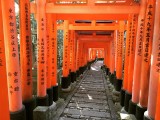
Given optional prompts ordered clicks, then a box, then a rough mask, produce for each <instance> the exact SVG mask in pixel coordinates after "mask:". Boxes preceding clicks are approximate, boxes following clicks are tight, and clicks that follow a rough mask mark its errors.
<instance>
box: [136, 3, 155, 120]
mask: <svg viewBox="0 0 160 120" xmlns="http://www.w3.org/2000/svg"><path fill="white" fill-rule="evenodd" d="M154 11H155V0H149V1H148V3H147V10H146V15H145V27H144V37H143V54H142V69H141V81H140V82H141V83H140V96H139V105H138V106H137V108H136V118H137V119H138V120H142V119H143V116H144V112H145V111H146V109H147V105H148V90H149V75H150V65H151V51H152V41H153V27H154V14H155V12H154Z"/></svg>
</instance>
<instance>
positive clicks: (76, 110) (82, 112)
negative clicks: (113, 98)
mask: <svg viewBox="0 0 160 120" xmlns="http://www.w3.org/2000/svg"><path fill="white" fill-rule="evenodd" d="M96 65H97V63H95V65H94V66H96ZM98 68H99V67H98ZM103 74H104V73H103V71H101V70H100V71H93V70H89V71H88V72H87V74H86V75H85V76H84V77H83V79H82V81H81V83H80V85H79V88H78V89H77V90H76V92H75V93H74V95H73V96H72V98H71V99H70V101H69V103H68V105H67V106H66V108H65V109H64V111H63V114H62V115H61V117H60V119H59V120H112V115H111V114H110V113H111V111H110V106H109V104H108V97H107V95H106V90H107V89H106V88H105V85H104V83H105V81H104V80H105V78H104V75H103Z"/></svg>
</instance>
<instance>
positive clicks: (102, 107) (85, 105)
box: [67, 103, 109, 110]
mask: <svg viewBox="0 0 160 120" xmlns="http://www.w3.org/2000/svg"><path fill="white" fill-rule="evenodd" d="M67 107H76V108H91V109H100V110H108V109H109V106H108V105H107V104H104V103H103V104H95V103H69V104H68V106H67Z"/></svg>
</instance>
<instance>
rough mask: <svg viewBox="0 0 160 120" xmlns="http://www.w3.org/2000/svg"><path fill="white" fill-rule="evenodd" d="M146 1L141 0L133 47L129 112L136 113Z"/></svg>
mask: <svg viewBox="0 0 160 120" xmlns="http://www.w3.org/2000/svg"><path fill="white" fill-rule="evenodd" d="M146 7H147V1H146V0H142V3H141V9H140V14H139V17H138V28H137V37H136V39H137V42H136V49H135V63H134V72H133V86H132V100H131V101H130V103H129V113H131V114H134V115H135V113H136V105H137V104H138V103H139V93H140V79H141V74H140V73H141V64H142V63H141V62H142V49H143V45H142V44H143V41H142V40H143V33H144V19H145V13H146Z"/></svg>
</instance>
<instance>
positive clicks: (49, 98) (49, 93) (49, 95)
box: [47, 87, 53, 106]
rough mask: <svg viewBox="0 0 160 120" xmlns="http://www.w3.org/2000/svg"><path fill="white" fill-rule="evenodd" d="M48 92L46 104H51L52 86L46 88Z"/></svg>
mask: <svg viewBox="0 0 160 120" xmlns="http://www.w3.org/2000/svg"><path fill="white" fill-rule="evenodd" d="M47 94H48V105H49V106H51V105H52V104H53V90H52V87H51V88H48V89H47Z"/></svg>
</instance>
